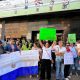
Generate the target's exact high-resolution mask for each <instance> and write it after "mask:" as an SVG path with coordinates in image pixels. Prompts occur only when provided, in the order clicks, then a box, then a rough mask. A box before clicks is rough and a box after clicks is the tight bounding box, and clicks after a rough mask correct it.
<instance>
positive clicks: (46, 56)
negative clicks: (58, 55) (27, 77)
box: [39, 41, 52, 80]
mask: <svg viewBox="0 0 80 80" xmlns="http://www.w3.org/2000/svg"><path fill="white" fill-rule="evenodd" d="M39 43H40V46H41V47H42V50H43V53H42V60H41V74H40V80H45V72H46V73H47V74H46V75H47V78H46V79H47V80H51V60H52V57H51V49H52V46H50V45H49V43H48V42H46V44H45V45H44V44H43V43H42V42H41V41H39Z"/></svg>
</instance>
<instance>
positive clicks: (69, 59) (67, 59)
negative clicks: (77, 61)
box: [64, 43, 74, 80]
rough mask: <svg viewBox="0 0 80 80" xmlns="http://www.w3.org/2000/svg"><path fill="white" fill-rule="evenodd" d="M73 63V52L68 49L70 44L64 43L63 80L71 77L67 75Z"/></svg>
mask: <svg viewBox="0 0 80 80" xmlns="http://www.w3.org/2000/svg"><path fill="white" fill-rule="evenodd" d="M73 64H74V57H73V53H72V51H71V49H70V45H69V44H68V43H67V44H66V52H65V54H64V65H65V67H64V77H65V80H69V78H71V76H69V74H70V67H71V66H72V65H73Z"/></svg>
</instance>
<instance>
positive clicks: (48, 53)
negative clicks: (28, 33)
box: [42, 46, 52, 60]
mask: <svg viewBox="0 0 80 80" xmlns="http://www.w3.org/2000/svg"><path fill="white" fill-rule="evenodd" d="M51 49H52V47H49V48H46V47H44V46H43V47H42V50H43V54H42V59H50V60H51V59H52V57H51Z"/></svg>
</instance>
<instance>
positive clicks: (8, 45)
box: [5, 44, 19, 52]
mask: <svg viewBox="0 0 80 80" xmlns="http://www.w3.org/2000/svg"><path fill="white" fill-rule="evenodd" d="M5 50H6V51H9V52H12V47H11V45H10V44H7V46H6V47H5ZM14 51H19V49H18V47H17V45H16V44H14Z"/></svg>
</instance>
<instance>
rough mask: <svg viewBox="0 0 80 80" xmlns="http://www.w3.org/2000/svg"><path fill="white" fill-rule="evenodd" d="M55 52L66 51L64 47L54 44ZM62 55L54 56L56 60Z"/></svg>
mask: <svg viewBox="0 0 80 80" xmlns="http://www.w3.org/2000/svg"><path fill="white" fill-rule="evenodd" d="M56 52H62V53H65V52H66V48H65V47H61V48H60V46H59V45H57V46H56ZM63 58H64V56H56V60H61V59H63Z"/></svg>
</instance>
